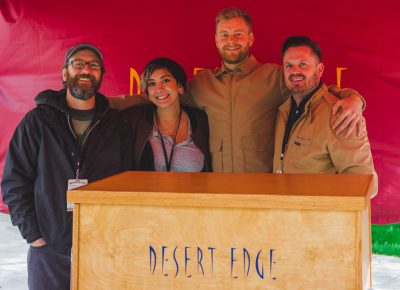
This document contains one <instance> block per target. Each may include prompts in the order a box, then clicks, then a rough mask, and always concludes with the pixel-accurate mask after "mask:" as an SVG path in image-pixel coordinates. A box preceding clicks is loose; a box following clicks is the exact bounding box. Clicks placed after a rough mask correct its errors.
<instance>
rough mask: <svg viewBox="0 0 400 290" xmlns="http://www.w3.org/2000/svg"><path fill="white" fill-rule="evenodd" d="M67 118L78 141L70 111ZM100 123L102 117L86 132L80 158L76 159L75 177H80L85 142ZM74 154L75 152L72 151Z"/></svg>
mask: <svg viewBox="0 0 400 290" xmlns="http://www.w3.org/2000/svg"><path fill="white" fill-rule="evenodd" d="M67 120H68V127H69V129H70V131H71V133H72V135H73V136H74V138H75V142H76V134H75V131H74V129H73V128H72V125H71V116H70V114H69V113H67ZM99 123H100V119H98V120H97V121H96V123H94V125H93V126H91V127H90V128H89V131H88V133H87V134H86V136H85V138H84V139H83V142H82V146H81V150H80V151H79V150H78V151H79V154H78V158H77V160H76V170H75V179H79V173H80V165H81V164H80V163H81V153H82V151H83V147H84V145H85V142H86V140H87V138H88V137H89V135H90V133H91V132H92V130H93V129H94V128H95V127H96V126H97V125H98V124H99ZM72 154H74V153H72Z"/></svg>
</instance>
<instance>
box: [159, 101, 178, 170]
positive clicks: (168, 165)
mask: <svg viewBox="0 0 400 290" xmlns="http://www.w3.org/2000/svg"><path fill="white" fill-rule="evenodd" d="M155 114H156V124H157V130H158V135H159V137H160V141H161V146H162V149H163V153H164V160H165V168H166V169H167V171H171V165H172V157H173V155H174V149H175V142H176V136H177V135H178V131H179V125H180V124H181V119H182V108H179V118H178V126H177V128H176V131H175V135H174V138H173V143H172V148H171V153H170V154H169V158H168V155H167V150H166V149H165V144H164V140H163V137H162V135H161V131H160V126H159V123H160V122H159V119H158V115H157V111H156V112H155ZM171 128H172V127H171Z"/></svg>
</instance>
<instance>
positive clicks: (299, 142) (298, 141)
mask: <svg viewBox="0 0 400 290" xmlns="http://www.w3.org/2000/svg"><path fill="white" fill-rule="evenodd" d="M311 143H312V139H305V138H300V137H297V138H295V139H294V141H293V143H292V147H293V148H294V149H296V150H306V149H307V148H308V147H309V145H310V144H311Z"/></svg>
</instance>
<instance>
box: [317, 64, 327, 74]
mask: <svg viewBox="0 0 400 290" xmlns="http://www.w3.org/2000/svg"><path fill="white" fill-rule="evenodd" d="M324 68H325V67H324V64H323V63H322V62H320V63H319V64H318V65H317V72H318V76H319V78H322V75H323V74H324Z"/></svg>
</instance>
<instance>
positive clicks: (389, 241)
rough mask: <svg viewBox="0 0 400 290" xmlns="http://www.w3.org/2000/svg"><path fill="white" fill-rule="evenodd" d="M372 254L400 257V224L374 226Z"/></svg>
mask: <svg viewBox="0 0 400 290" xmlns="http://www.w3.org/2000/svg"><path fill="white" fill-rule="evenodd" d="M372 253H373V254H380V255H386V256H397V257H400V224H390V225H372Z"/></svg>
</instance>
